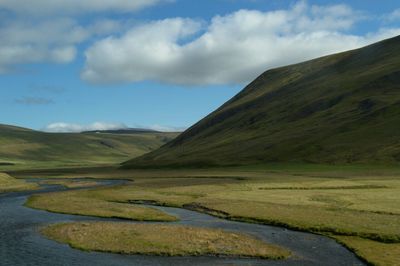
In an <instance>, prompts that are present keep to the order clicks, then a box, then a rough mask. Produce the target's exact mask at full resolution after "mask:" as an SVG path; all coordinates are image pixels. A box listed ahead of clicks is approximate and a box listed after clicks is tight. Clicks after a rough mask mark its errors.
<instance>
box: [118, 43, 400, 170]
mask: <svg viewBox="0 0 400 266" xmlns="http://www.w3.org/2000/svg"><path fill="white" fill-rule="evenodd" d="M399 161H400V36H398V37H395V38H392V39H388V40H385V41H382V42H379V43H375V44H373V45H370V46H367V47H364V48H361V49H357V50H352V51H348V52H344V53H339V54H334V55H330V56H325V57H322V58H318V59H314V60H311V61H307V62H304V63H300V64H295V65H290V66H286V67H281V68H276V69H271V70H268V71H267V72H265V73H264V74H262V75H261V76H259V77H258V78H257V79H256V80H254V81H253V82H252V83H251V84H249V85H248V86H247V87H246V88H245V89H244V90H243V91H241V92H240V93H239V94H237V95H236V96H235V97H233V98H232V99H231V100H230V101H228V102H227V103H225V104H224V105H223V106H221V107H220V108H219V109H217V110H216V111H214V112H213V113H211V114H210V115H208V116H207V117H206V118H204V119H203V120H201V121H200V122H198V123H197V124H195V125H194V126H192V127H191V128H189V129H188V130H187V131H185V132H184V133H182V134H181V135H180V136H179V137H177V138H176V139H174V140H173V141H172V142H170V143H168V144H166V145H164V146H163V147H161V148H160V149H158V150H155V151H153V152H151V153H148V154H146V155H144V156H142V157H140V158H137V159H133V160H131V161H128V162H126V163H124V165H123V166H124V167H126V168H130V167H132V168H134V167H154V166H157V167H160V166H212V165H217V166H218V165H246V164H262V163H268V162H311V163H397V162H399Z"/></svg>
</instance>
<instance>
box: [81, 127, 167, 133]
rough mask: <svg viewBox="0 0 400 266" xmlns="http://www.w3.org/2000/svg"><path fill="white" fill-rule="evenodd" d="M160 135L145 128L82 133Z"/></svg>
mask: <svg viewBox="0 0 400 266" xmlns="http://www.w3.org/2000/svg"><path fill="white" fill-rule="evenodd" d="M157 132H158V133H160V132H159V131H156V130H153V129H146V128H123V129H113V130H92V131H84V132H82V133H110V134H137V133H157Z"/></svg>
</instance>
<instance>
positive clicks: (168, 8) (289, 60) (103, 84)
mask: <svg viewBox="0 0 400 266" xmlns="http://www.w3.org/2000/svg"><path fill="white" fill-rule="evenodd" d="M110 3H111V2H110ZM77 6H78V7H79V5H70V4H68V3H67V2H63V1H60V2H59V3H57V4H55V5H48V4H46V3H45V2H43V3H42V7H43V8H42V9H41V10H40V11H38V10H36V9H35V8H34V7H29V5H28V6H27V5H26V4H24V1H23V0H21V1H4V2H3V3H0V11H1V14H2V21H3V26H2V27H1V28H0V29H1V32H2V35H3V36H5V37H4V38H3V40H2V41H1V42H0V53H1V54H2V59H0V75H1V77H2V78H1V79H0V82H1V83H0V84H1V87H2V89H1V90H0V97H1V103H2V110H1V112H0V123H2V124H8V125H15V126H21V127H25V128H31V129H34V130H41V131H49V132H80V131H88V130H94V131H96V130H113V129H122V128H145V129H154V130H158V131H177V130H178V131H183V130H184V129H186V128H188V127H190V126H191V125H193V124H194V123H196V122H197V121H198V120H200V119H202V118H203V117H205V116H206V115H207V114H209V113H210V112H212V111H214V110H215V109H216V108H218V107H219V106H220V105H221V104H223V103H224V102H226V101H227V100H229V99H230V98H231V97H233V96H234V95H236V94H237V93H238V92H239V91H241V90H242V89H243V87H244V86H245V85H246V84H247V83H249V82H251V81H252V80H253V79H254V78H256V77H257V76H258V75H259V74H261V73H262V72H264V71H266V70H268V69H271V68H275V67H280V66H284V65H288V64H293V63H298V62H302V61H305V60H310V59H313V58H317V57H320V56H325V55H328V54H332V53H337V52H342V51H346V50H350V49H355V48H359V47H362V46H365V45H368V44H371V43H374V42H377V41H380V40H383V39H387V38H391V37H394V36H397V35H399V34H400V8H399V5H398V3H396V1H386V2H385V3H380V4H379V5H376V4H374V3H372V2H365V1H346V2H345V1H261V0H260V1H245V0H235V1H228V0H218V1H211V0H210V1H203V2H201V3H200V4H199V3H197V4H189V3H188V2H185V1H182V0H181V1H179V0H177V1H163V0H159V1H142V2H141V3H136V4H134V3H125V4H124V3H119V2H113V3H112V4H110V5H105V6H101V5H100V6H99V5H94V4H91V3H89V2H88V3H86V4H82V6H80V7H79V8H77ZM57 16H58V17H57ZM50 35H51V36H50ZM65 36H67V37H65ZM238 40H241V41H242V42H243V45H241V43H240V42H238ZM283 43H284V44H285V45H282V44H283ZM121 55H123V56H121Z"/></svg>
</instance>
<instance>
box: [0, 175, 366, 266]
mask: <svg viewBox="0 0 400 266" xmlns="http://www.w3.org/2000/svg"><path fill="white" fill-rule="evenodd" d="M121 182H123V181H115V180H113V181H111V180H105V181H102V185H116V184H120V183H121ZM62 190H65V188H63V187H62V186H57V185H52V186H44V187H43V189H42V190H40V191H35V192H19V193H9V194H0V265H1V266H19V265H29V266H36V265H37V266H47V265H48V266H58V265H60V266H61V265H68V266H69V265H82V266H89V265H96V266H103V265H104V266H110V265H112V266H114V265H115V266H119V265H171V266H172V265H174V266H175V265H176V266H179V265H207V266H208V265H296V266H297V265H327V266H329V265H334V266H338V265H365V264H364V263H363V262H362V261H360V260H359V259H358V258H357V257H356V256H355V255H354V254H353V253H351V252H350V251H348V250H347V249H346V248H344V247H343V246H341V245H339V244H338V243H336V242H335V241H334V240H332V239H330V238H327V237H324V236H320V235H315V234H310V233H304V232H296V231H291V230H287V229H284V228H280V227H275V226H266V225H257V224H249V223H241V222H233V221H227V220H223V219H219V218H216V217H212V216H209V215H206V214H202V213H198V212H194V211H189V210H185V209H178V208H168V207H154V206H152V208H157V209H159V210H162V211H164V212H166V213H169V214H172V215H175V216H177V217H179V218H180V221H179V222H177V224H183V225H190V226H202V227H209V228H221V229H225V230H232V231H239V232H242V233H247V234H250V235H254V236H256V237H258V238H261V239H263V240H265V241H267V242H269V243H273V244H277V245H280V246H283V247H286V248H288V249H290V250H291V251H292V253H293V254H294V256H293V257H292V258H290V259H288V260H281V261H271V260H260V259H242V258H223V257H156V256H137V255H131V256H128V255H118V254H109V253H98V252H83V251H80V250H76V249H72V248H70V247H69V246H68V245H64V244H59V243H57V242H54V241H51V240H48V239H46V238H44V237H42V236H41V235H40V234H39V233H38V230H37V228H38V227H40V226H43V225H46V224H50V223H59V222H72V221H94V220H96V221H97V220H98V221H104V220H109V219H102V218H93V217H86V216H75V215H64V214H56V213H50V212H46V211H40V210H34V209H30V208H27V207H24V206H23V205H24V203H25V201H26V200H27V198H28V197H29V196H30V195H32V194H36V193H46V192H50V191H62ZM124 222H126V221H124Z"/></svg>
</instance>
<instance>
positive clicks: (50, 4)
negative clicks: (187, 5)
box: [0, 0, 171, 15]
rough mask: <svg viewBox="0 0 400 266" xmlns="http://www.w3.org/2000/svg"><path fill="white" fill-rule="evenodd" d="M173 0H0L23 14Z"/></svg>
mask: <svg viewBox="0 0 400 266" xmlns="http://www.w3.org/2000/svg"><path fill="white" fill-rule="evenodd" d="M170 1H171V0H169V1H168V0H167V1H166V0H35V1H34V2H32V1H31V0H0V9H6V10H10V11H14V12H16V13H22V14H34V15H43V14H51V15H54V14H60V13H61V14H63V15H65V14H78V13H87V12H108V11H115V12H124V13H127V12H134V11H137V10H140V9H143V8H146V7H149V6H153V5H155V4H158V3H161V2H170Z"/></svg>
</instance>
